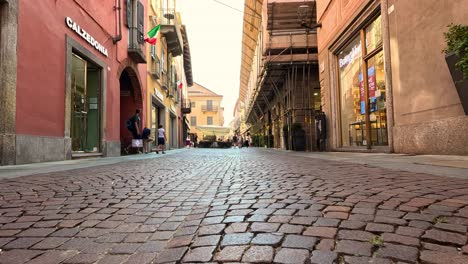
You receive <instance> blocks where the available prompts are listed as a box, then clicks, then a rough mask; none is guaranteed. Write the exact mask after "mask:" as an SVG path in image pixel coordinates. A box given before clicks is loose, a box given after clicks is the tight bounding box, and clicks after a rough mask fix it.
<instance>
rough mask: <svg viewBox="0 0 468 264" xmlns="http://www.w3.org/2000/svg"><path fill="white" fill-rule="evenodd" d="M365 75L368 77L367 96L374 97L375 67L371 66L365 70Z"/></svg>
mask: <svg viewBox="0 0 468 264" xmlns="http://www.w3.org/2000/svg"><path fill="white" fill-rule="evenodd" d="M367 76H368V78H369V98H374V97H375V89H376V83H375V67H374V66H372V67H370V68H369V69H368V70H367Z"/></svg>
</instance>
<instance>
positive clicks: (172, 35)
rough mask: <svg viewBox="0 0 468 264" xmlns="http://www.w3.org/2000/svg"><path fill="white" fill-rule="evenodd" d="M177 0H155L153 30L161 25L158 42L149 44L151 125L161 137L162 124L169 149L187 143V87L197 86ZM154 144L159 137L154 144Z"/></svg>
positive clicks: (151, 18) (152, 4)
mask: <svg viewBox="0 0 468 264" xmlns="http://www.w3.org/2000/svg"><path fill="white" fill-rule="evenodd" d="M176 3H177V1H175V0H171V1H161V0H151V1H149V3H148V5H149V8H148V18H149V22H148V24H149V29H151V28H154V27H156V26H157V25H160V30H159V32H158V34H157V35H156V37H157V43H156V45H149V44H147V45H146V48H147V52H146V61H147V70H148V71H147V87H148V89H147V98H148V101H147V102H146V103H147V104H148V107H147V108H146V109H147V113H146V115H147V116H148V117H149V118H148V119H147V125H146V126H147V127H149V128H150V129H151V133H152V137H153V138H154V139H156V138H157V135H156V133H157V131H158V125H159V124H161V125H162V126H163V127H164V129H165V130H166V136H167V144H166V146H167V147H168V148H179V147H182V146H184V143H183V142H184V140H185V137H186V136H187V130H188V119H187V118H186V116H185V115H186V114H187V113H190V102H189V100H188V95H187V87H189V86H191V85H193V81H192V69H191V59H190V49H189V43H188V38H187V33H186V28H185V26H183V25H182V21H181V16H180V14H179V13H178V12H177V6H176ZM152 144H153V145H154V146H155V145H156V144H157V140H155V141H153V143H152Z"/></svg>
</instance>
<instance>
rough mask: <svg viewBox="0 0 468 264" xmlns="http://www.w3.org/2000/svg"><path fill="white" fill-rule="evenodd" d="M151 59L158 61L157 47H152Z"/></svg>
mask: <svg viewBox="0 0 468 264" xmlns="http://www.w3.org/2000/svg"><path fill="white" fill-rule="evenodd" d="M151 58H152V59H153V60H154V59H156V46H155V45H151Z"/></svg>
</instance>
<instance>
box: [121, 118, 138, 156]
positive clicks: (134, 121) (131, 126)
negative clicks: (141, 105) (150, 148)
mask: <svg viewBox="0 0 468 264" xmlns="http://www.w3.org/2000/svg"><path fill="white" fill-rule="evenodd" d="M140 122H141V119H140V109H136V110H135V114H134V115H133V116H132V117H130V118H129V119H128V120H127V122H126V126H127V129H128V130H129V131H130V133H132V139H141V135H140ZM131 147H132V143H130V144H129V145H128V146H127V147H126V148H125V152H126V153H127V154H128V152H129V150H130V148H131Z"/></svg>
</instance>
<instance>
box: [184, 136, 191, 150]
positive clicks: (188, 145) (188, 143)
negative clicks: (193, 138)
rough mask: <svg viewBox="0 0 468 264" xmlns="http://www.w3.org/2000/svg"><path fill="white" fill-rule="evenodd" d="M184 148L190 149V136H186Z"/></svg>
mask: <svg viewBox="0 0 468 264" xmlns="http://www.w3.org/2000/svg"><path fill="white" fill-rule="evenodd" d="M185 146H186V147H187V148H190V147H191V143H190V136H187V138H186V139H185Z"/></svg>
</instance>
